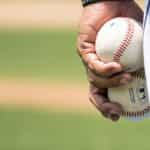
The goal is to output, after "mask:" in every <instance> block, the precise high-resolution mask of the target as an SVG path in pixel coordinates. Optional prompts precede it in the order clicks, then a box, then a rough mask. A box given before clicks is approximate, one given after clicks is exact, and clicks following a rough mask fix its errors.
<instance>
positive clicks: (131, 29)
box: [113, 18, 134, 62]
mask: <svg viewBox="0 0 150 150" xmlns="http://www.w3.org/2000/svg"><path fill="white" fill-rule="evenodd" d="M126 21H127V24H128V30H127V33H126V35H125V38H124V39H123V41H122V42H121V44H120V46H119V47H118V49H117V50H116V51H115V53H114V57H113V61H115V62H120V57H121V56H122V55H123V53H124V52H125V50H126V49H127V47H128V46H129V44H130V42H131V40H132V37H133V33H134V25H133V24H132V23H131V21H130V20H129V19H127V18H126Z"/></svg>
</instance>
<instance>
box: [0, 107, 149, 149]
mask: <svg viewBox="0 0 150 150" xmlns="http://www.w3.org/2000/svg"><path fill="white" fill-rule="evenodd" d="M149 126H150V121H144V122H140V123H132V122H127V121H121V122H119V123H117V124H115V123H111V122H110V121H107V120H104V119H102V118H99V116H98V115H95V114H79V113H69V112H68V113H65V112H63V113H61V112H55V111H51V112H48V111H40V110H39V111H33V110H29V109H28V110H19V109H12V108H11V109H8V110H7V109H1V110H0V149H2V150H120V149H121V150H149V149H150V144H149V138H150V134H149Z"/></svg>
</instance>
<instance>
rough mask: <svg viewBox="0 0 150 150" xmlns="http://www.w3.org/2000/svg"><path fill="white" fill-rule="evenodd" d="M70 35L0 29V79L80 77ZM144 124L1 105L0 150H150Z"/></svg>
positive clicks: (66, 79)
mask: <svg viewBox="0 0 150 150" xmlns="http://www.w3.org/2000/svg"><path fill="white" fill-rule="evenodd" d="M75 39H76V32H75V31H48V32H46V31H30V32H29V31H17V32H15V31H14V32H12V31H11V32H6V31H0V52H1V55H0V77H1V78H3V77H8V78H20V77H21V78H24V77H25V78H37V79H49V80H53V81H55V80H65V81H68V80H70V81H72V82H73V81H78V80H82V81H83V80H84V78H85V76H84V74H83V67H82V65H81V62H80V61H79V59H78V57H77V55H76V52H75V51H76V50H75ZM95 112H96V111H95ZM149 126H150V120H146V121H143V122H138V123H135V122H134V123H133V122H128V121H124V120H122V121H120V122H119V123H112V122H111V121H108V120H105V119H104V118H102V117H100V115H99V114H98V113H95V114H94V113H90V112H89V113H78V112H66V113H65V112H64V111H61V110H58V111H56V110H55V111H46V110H32V109H25V108H24V109H21V108H11V107H10V108H3V107H1V109H0V150H149V149H150V144H149V143H150V142H149V138H150V134H149Z"/></svg>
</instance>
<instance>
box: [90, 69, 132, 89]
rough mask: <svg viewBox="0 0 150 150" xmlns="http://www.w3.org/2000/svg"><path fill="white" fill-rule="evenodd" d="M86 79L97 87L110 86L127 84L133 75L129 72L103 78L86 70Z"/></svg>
mask: <svg viewBox="0 0 150 150" xmlns="http://www.w3.org/2000/svg"><path fill="white" fill-rule="evenodd" d="M88 79H89V82H90V83H91V84H93V85H95V86H96V87H98V88H111V87H116V86H121V85H125V84H128V83H129V82H131V81H132V79H133V77H132V75H130V74H129V73H121V74H119V75H115V76H113V77H111V78H104V77H100V76H98V75H96V74H95V73H93V72H92V71H90V70H88Z"/></svg>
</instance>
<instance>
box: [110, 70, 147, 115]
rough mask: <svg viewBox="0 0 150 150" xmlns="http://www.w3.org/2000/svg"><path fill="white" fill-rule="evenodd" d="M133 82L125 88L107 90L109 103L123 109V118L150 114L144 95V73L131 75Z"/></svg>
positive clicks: (145, 94) (145, 95)
mask: <svg viewBox="0 0 150 150" xmlns="http://www.w3.org/2000/svg"><path fill="white" fill-rule="evenodd" d="M133 77H134V79H133V81H132V82H131V83H129V84H128V85H125V86H120V87H117V88H109V89H108V97H109V99H110V101H112V102H117V103H119V104H121V105H122V107H123V113H122V116H123V117H128V118H138V117H144V116H145V115H147V114H150V107H149V106H150V105H149V101H148V98H147V93H146V81H145V77H144V72H143V71H139V72H137V73H134V74H133Z"/></svg>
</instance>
